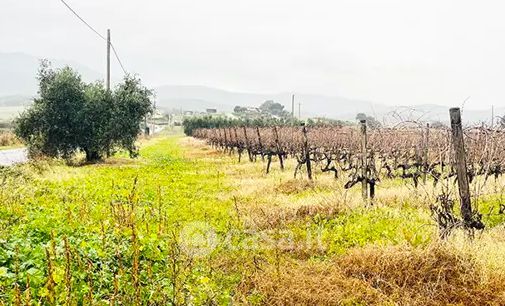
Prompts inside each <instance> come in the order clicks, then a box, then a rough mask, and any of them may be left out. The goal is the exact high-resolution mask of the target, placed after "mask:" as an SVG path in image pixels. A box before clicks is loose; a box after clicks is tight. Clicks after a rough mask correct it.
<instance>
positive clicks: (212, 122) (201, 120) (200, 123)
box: [182, 116, 302, 136]
mask: <svg viewBox="0 0 505 306" xmlns="http://www.w3.org/2000/svg"><path fill="white" fill-rule="evenodd" d="M301 124H302V122H301V121H299V120H294V119H275V118H257V119H228V118H225V117H221V116H202V117H190V118H186V119H184V121H183V123H182V125H183V126H184V134H186V135H188V136H191V135H192V134H193V130H196V129H210V128H222V127H233V126H260V127H262V126H273V125H301Z"/></svg>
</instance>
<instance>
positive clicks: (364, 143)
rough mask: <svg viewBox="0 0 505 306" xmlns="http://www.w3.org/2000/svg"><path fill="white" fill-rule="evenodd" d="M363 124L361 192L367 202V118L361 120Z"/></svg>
mask: <svg viewBox="0 0 505 306" xmlns="http://www.w3.org/2000/svg"><path fill="white" fill-rule="evenodd" d="M360 125H361V194H362V196H363V201H365V204H367V201H368V173H367V168H368V163H367V141H368V139H367V134H366V120H360Z"/></svg>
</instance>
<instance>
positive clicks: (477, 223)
mask: <svg viewBox="0 0 505 306" xmlns="http://www.w3.org/2000/svg"><path fill="white" fill-rule="evenodd" d="M453 110H454V112H455V115H456V118H451V119H455V120H453V122H452V127H451V128H436V129H434V128H430V126H429V124H425V125H423V124H413V123H405V124H403V125H400V126H397V127H395V128H381V129H373V130H369V129H367V126H366V122H365V121H362V122H361V124H360V127H359V129H358V128H354V127H335V126H325V127H306V126H301V127H291V126H290V127H287V126H272V127H245V126H243V127H228V128H214V129H198V130H195V131H194V133H193V135H194V137H197V138H200V139H204V140H206V141H207V142H208V143H209V144H210V145H212V146H213V147H214V148H216V149H218V150H221V151H224V152H228V153H229V154H232V153H236V154H238V160H239V161H240V160H241V159H242V156H243V155H246V156H247V158H248V159H249V161H251V162H253V161H257V160H258V159H261V160H263V161H265V160H266V163H267V165H266V173H269V172H270V171H271V168H272V162H273V161H274V159H276V160H277V161H278V162H279V168H280V169H281V170H285V165H284V164H285V161H286V159H288V158H291V159H294V160H296V166H295V168H294V174H293V175H294V177H295V178H296V177H297V175H300V174H301V173H300V172H302V171H305V173H306V175H307V178H308V179H309V180H312V179H313V176H314V172H315V170H316V169H317V170H318V171H320V173H330V174H331V175H333V176H334V177H335V178H339V177H340V176H342V177H345V178H346V183H345V186H344V187H345V188H346V189H348V188H352V187H353V186H355V185H361V188H362V195H363V199H364V201H365V203H366V205H373V200H374V197H375V193H376V186H377V184H380V182H381V181H384V180H388V179H389V180H391V179H402V180H405V181H406V183H408V184H411V185H412V186H413V187H414V188H418V187H419V184H423V185H426V184H432V185H433V187H435V188H433V189H432V193H433V198H434V203H433V205H432V207H431V209H432V212H433V214H434V215H435V217H436V219H437V222H438V224H439V226H440V229H441V235H442V236H446V235H447V234H448V233H449V232H450V231H451V230H452V229H454V228H456V227H458V226H464V227H465V228H466V229H469V230H471V229H483V228H484V224H483V223H482V221H481V218H482V215H481V214H479V212H478V210H477V209H473V210H472V207H471V204H470V201H471V197H473V198H475V199H478V198H479V196H480V195H482V194H483V193H484V192H486V188H485V186H486V184H487V183H488V182H490V181H493V180H494V181H495V182H496V180H498V178H499V177H500V176H501V175H502V174H503V170H504V169H505V150H504V149H505V148H504V147H503V144H504V143H505V142H504V141H505V130H503V129H491V128H488V127H486V126H484V125H482V126H480V127H470V128H466V129H465V130H464V132H463V130H462V128H461V117H460V113H459V109H453ZM451 112H452V110H451ZM452 115H453V114H452V113H451V116H452ZM458 129H459V130H458ZM460 134H461V135H460ZM459 136H461V137H459ZM462 173H464V174H465V175H462ZM456 185H459V192H460V196H461V215H462V218H463V220H459V219H458V217H456V216H455V215H454V213H453V205H454V193H455V192H456V190H457V189H456ZM495 186H496V184H495ZM470 187H471V191H472V195H470V192H471V191H470ZM495 189H496V188H495ZM493 192H496V190H494V191H493ZM504 210H505V205H501V206H500V213H503V211H504Z"/></svg>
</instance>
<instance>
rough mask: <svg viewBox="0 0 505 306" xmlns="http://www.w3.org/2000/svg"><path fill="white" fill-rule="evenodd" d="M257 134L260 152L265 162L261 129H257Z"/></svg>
mask: <svg viewBox="0 0 505 306" xmlns="http://www.w3.org/2000/svg"><path fill="white" fill-rule="evenodd" d="M256 134H257V135H258V146H259V152H260V154H261V159H262V160H263V161H264V160H265V154H263V144H261V133H260V128H259V127H256Z"/></svg>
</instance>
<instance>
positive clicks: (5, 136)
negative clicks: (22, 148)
mask: <svg viewBox="0 0 505 306" xmlns="http://www.w3.org/2000/svg"><path fill="white" fill-rule="evenodd" d="M20 144H21V142H20V141H19V139H18V138H17V137H16V136H15V135H14V133H12V132H5V131H4V132H2V131H0V147H10V146H16V145H20Z"/></svg>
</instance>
